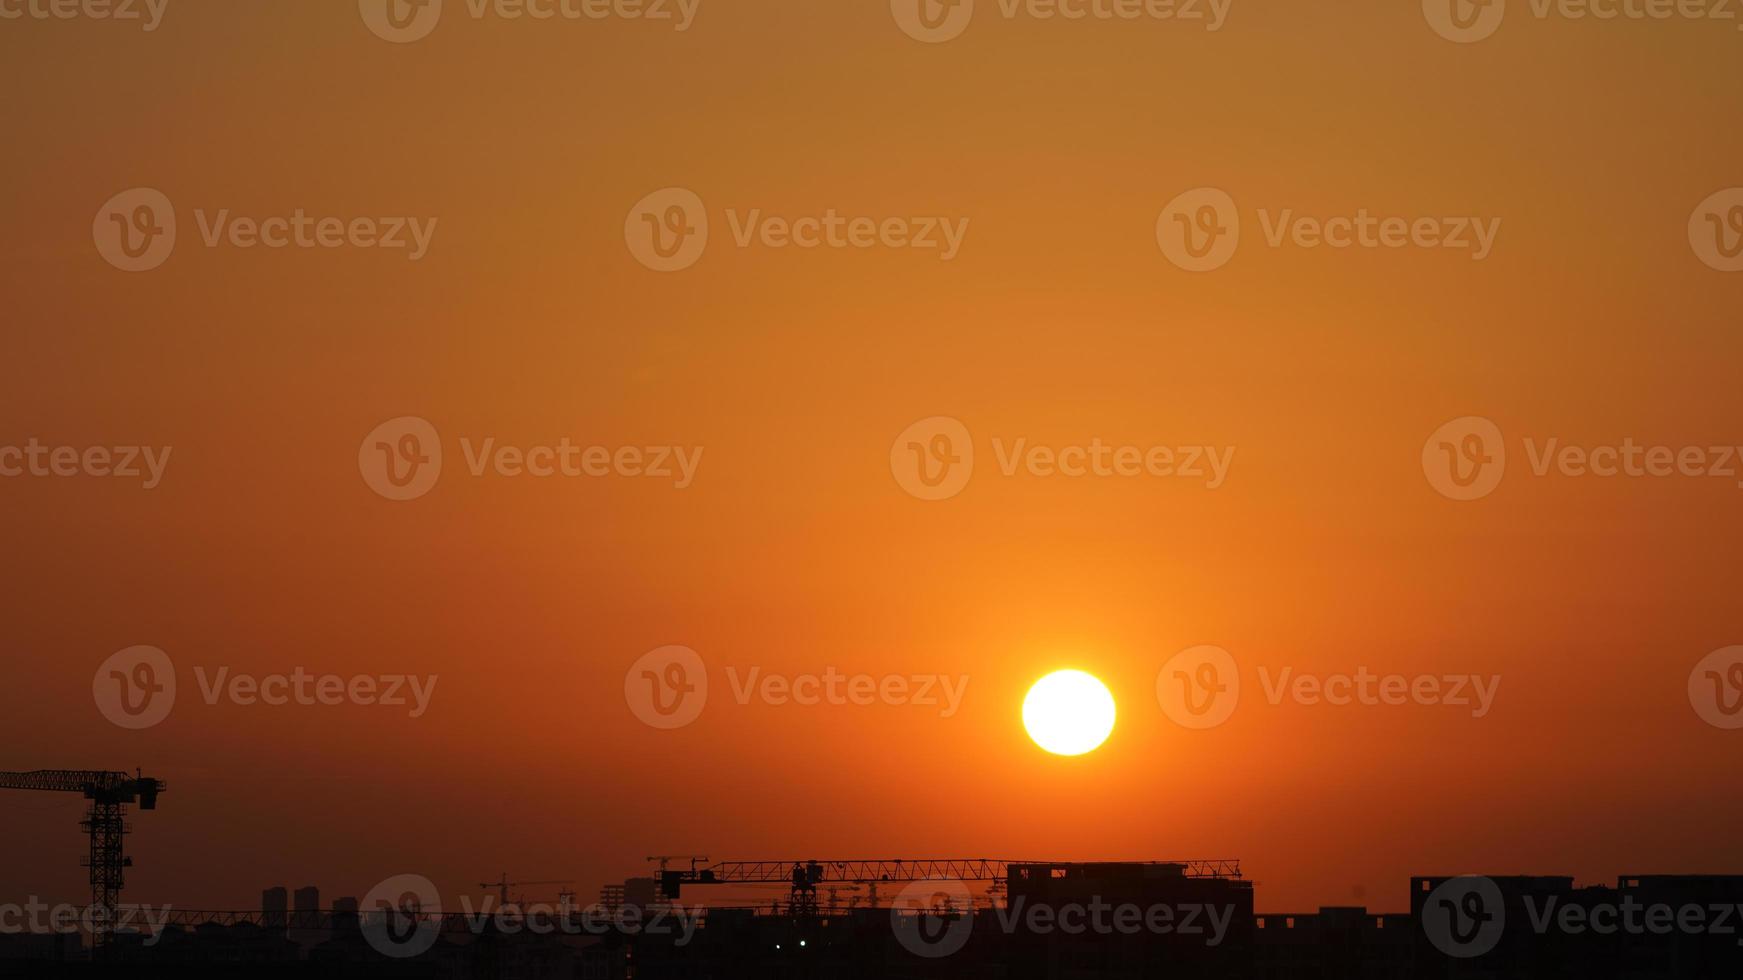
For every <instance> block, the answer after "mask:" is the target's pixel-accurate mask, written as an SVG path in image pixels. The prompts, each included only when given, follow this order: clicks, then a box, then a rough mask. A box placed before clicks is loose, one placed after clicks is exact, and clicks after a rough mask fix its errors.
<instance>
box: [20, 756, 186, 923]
mask: <svg viewBox="0 0 1743 980" xmlns="http://www.w3.org/2000/svg"><path fill="white" fill-rule="evenodd" d="M0 789H25V790H41V791H44V792H50V793H82V794H83V795H84V797H85V799H87V800H90V801H91V806H90V809H89V810H87V811H86V813H85V819H84V820H83V821H81V822H80V824H79V826H80V828H81V829H83V830H84V831H85V833H86V834H87V835H88V836H89V837H90V840H91V850H90V855H89V856H88V857H86V858H85V859H84V861H82V862H81V864H82V866H83V867H86V868H89V869H90V871H91V908H92V910H93V912H92V915H93V920H92V923H91V931H92V936H91V940H92V944H93V945H95V946H104V945H107V943H108V941H109V936H110V933H111V931H112V930H113V929H114V923H115V907H116V904H117V903H118V901H119V899H120V895H121V888H122V886H123V885H124V884H125V871H126V869H127V868H130V867H132V866H133V859H132V858H130V857H128V856H127V855H126V853H125V852H124V849H123V847H122V844H123V841H124V839H125V838H126V836H127V834H128V829H127V819H126V814H127V807H128V806H129V805H130V804H133V803H137V804H139V808H140V809H141V810H155V809H157V794H159V793H161V792H163V791H164V789H165V786H164V784H163V782H162V781H160V780H156V779H152V778H151V777H149V776H142V775H140V774H139V772H138V770H134V773H133V775H131V776H129V775H128V774H126V773H124V772H105V771H103V770H97V769H33V770H30V771H29V772H0Z"/></svg>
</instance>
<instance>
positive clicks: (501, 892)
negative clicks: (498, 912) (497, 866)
mask: <svg viewBox="0 0 1743 980" xmlns="http://www.w3.org/2000/svg"><path fill="white" fill-rule="evenodd" d="M567 884H570V882H569V881H568V880H567V879H564V880H562V881H509V880H508V872H506V871H504V872H503V873H502V879H501V880H500V881H481V882H479V883H478V887H480V888H495V889H497V895H498V897H499V899H500V903H499V905H498V907H499V908H501V907H505V906H507V905H508V890H509V889H510V888H524V887H526V886H527V885H567ZM523 897H524V896H523Z"/></svg>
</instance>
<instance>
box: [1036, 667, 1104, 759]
mask: <svg viewBox="0 0 1743 980" xmlns="http://www.w3.org/2000/svg"><path fill="white" fill-rule="evenodd" d="M1023 727H1024V728H1025V729H1027V730H1028V732H1029V737H1030V738H1032V739H1034V740H1035V744H1036V745H1039V746H1041V747H1042V748H1043V749H1046V750H1047V751H1049V752H1051V753H1053V754H1054V755H1082V754H1084V753H1085V752H1089V751H1092V750H1094V749H1095V748H1096V747H1097V746H1099V745H1101V743H1103V742H1105V741H1107V740H1108V736H1109V735H1111V734H1113V730H1114V696H1113V694H1112V693H1110V692H1109V691H1108V688H1107V685H1106V684H1103V683H1102V682H1101V681H1099V680H1096V679H1095V678H1094V677H1093V676H1091V675H1089V674H1086V673H1084V672H1083V671H1081V670H1060V671H1055V672H1053V673H1051V674H1048V675H1047V676H1046V677H1043V678H1041V679H1040V680H1038V681H1036V682H1035V686H1034V687H1031V688H1029V695H1028V697H1025V698H1024V699H1023Z"/></svg>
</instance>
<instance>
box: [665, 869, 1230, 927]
mask: <svg viewBox="0 0 1743 980" xmlns="http://www.w3.org/2000/svg"><path fill="white" fill-rule="evenodd" d="M702 860H706V858H704V859H702ZM1141 863H1144V864H1155V865H1164V866H1167V867H1170V868H1175V869H1178V873H1179V874H1181V875H1182V876H1184V877H1187V878H1239V877H1240V876H1241V863H1240V862H1239V861H1234V860H1214V861H1147V862H1141ZM1026 865H1027V866H1050V867H1064V866H1069V864H1068V863H1067V864H1061V863H1060V862H1050V861H1000V860H994V859H992V858H941V859H911V858H891V859H881V860H869V861H867V860H853V861H719V862H716V863H714V864H707V865H704V864H702V863H700V862H699V861H693V862H691V865H690V867H689V868H688V869H684V870H670V869H667V870H663V871H661V872H660V893H661V895H663V896H664V897H665V898H666V899H667V900H668V901H676V900H677V899H678V895H679V892H680V891H681V890H682V889H683V887H684V886H685V885H745V884H775V883H780V882H787V883H790V884H791V886H792V898H791V901H790V903H789V909H790V910H791V911H792V913H793V914H794V915H806V914H815V912H816V909H817V886H818V885H819V884H820V883H823V882H830V883H840V884H856V885H869V886H870V887H871V889H872V896H873V899H872V900H873V902H874V903H875V902H876V895H877V886H878V884H879V883H882V882H912V881H928V880H933V879H940V880H946V881H963V882H970V881H974V882H980V881H984V882H989V883H994V884H996V883H998V882H1002V881H1005V880H1006V879H1007V878H1008V877H1009V876H1010V874H1011V869H1012V868H1013V867H1022V866H1026Z"/></svg>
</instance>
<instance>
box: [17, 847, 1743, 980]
mask: <svg viewBox="0 0 1743 980" xmlns="http://www.w3.org/2000/svg"><path fill="white" fill-rule="evenodd" d="M656 884H657V883H656V882H655V881H654V880H653V879H646V878H643V879H633V880H631V881H628V882H626V883H624V884H623V885H621V886H608V887H607V888H606V889H604V890H603V891H602V893H601V896H600V898H601V901H600V902H599V903H597V904H595V905H592V906H589V907H588V908H587V909H586V910H577V909H574V908H573V907H572V906H570V905H569V903H567V902H566V903H564V907H563V908H562V909H561V910H560V912H559V913H558V914H559V916H561V917H569V916H573V915H577V914H580V913H582V912H585V913H586V914H588V915H592V916H594V917H596V919H597V921H609V922H616V923H625V922H633V923H635V924H637V925H638V926H639V928H610V929H600V930H597V931H586V930H565V929H533V928H527V921H523V920H521V919H516V918H514V916H513V915H511V916H510V917H509V918H508V919H507V920H504V919H502V918H500V917H498V918H492V917H488V916H485V917H481V918H477V919H468V918H466V917H464V916H460V915H455V914H453V913H452V912H451V910H450V911H449V912H448V913H447V914H438V915H434V916H425V917H421V918H420V917H418V916H415V915H414V916H412V917H410V918H406V919H402V920H401V921H398V922H397V923H396V922H394V921H392V916H391V914H390V913H389V912H387V911H386V910H371V909H360V908H359V907H358V903H357V901H356V900H355V899H350V898H341V899H338V900H336V901H334V902H333V904H332V907H330V908H324V907H322V905H321V902H320V893H319V892H318V891H317V890H316V889H314V888H312V887H311V888H302V889H298V890H297V891H296V892H295V893H289V892H287V890H286V889H284V888H270V889H267V890H266V891H265V892H263V893H262V896H261V910H260V912H259V913H258V915H250V916H248V917H245V918H233V920H232V921H223V920H220V919H216V918H214V919H211V920H209V921H201V922H193V923H188V922H179V923H175V924H172V925H170V926H168V927H167V928H166V929H165V930H164V931H163V932H162V934H161V935H159V936H157V937H156V938H155V941H151V940H150V937H147V936H145V935H141V934H138V933H123V934H122V935H120V936H119V937H117V939H116V941H115V942H114V944H113V945H112V947H111V948H110V949H109V950H108V952H107V953H106V957H105V959H104V960H103V961H99V962H91V961H90V960H89V958H88V957H89V954H88V951H87V950H86V949H85V948H84V947H83V945H82V944H81V943H80V942H79V937H78V936H77V935H65V934H41V933H29V932H25V933H12V934H0V976H12V975H17V976H30V977H34V976H107V975H123V974H125V975H128V976H135V977H150V976H158V975H162V976H175V977H178V978H192V980H197V978H203V977H219V976H242V975H247V976H250V977H255V976H258V977H322V978H326V980H331V978H341V977H353V976H355V977H372V978H375V977H385V978H443V980H472V978H494V980H557V978H562V980H738V978H744V980H751V978H755V980H770V978H805V977H817V978H827V980H884V978H892V980H897V978H899V980H931V978H939V980H943V978H950V980H982V978H984V980H1055V978H1058V980H1116V978H1117V980H1140V978H1152V977H1162V978H1169V980H1176V978H1179V980H1199V978H1205V980H1208V978H1216V980H1476V978H1485V980H1503V978H1531V980H1540V978H1578V980H1593V978H1608V977H1615V978H1628V980H1709V978H1710V980H1721V978H1722V980H1737V978H1739V977H1743V876H1628V877H1623V878H1621V879H1619V880H1618V881H1617V883H1616V884H1615V885H1614V886H1608V885H1606V886H1588V887H1580V886H1577V885H1576V883H1575V882H1574V880H1573V879H1572V878H1567V877H1480V876H1466V877H1458V878H1447V877H1418V878H1413V879H1411V882H1410V911H1409V912H1405V913H1391V914H1381V913H1374V912H1370V911H1368V910H1367V909H1365V908H1357V907H1337V908H1321V909H1319V910H1318V911H1317V912H1312V913H1303V914H1274V913H1265V914H1257V913H1255V911H1254V887H1253V883H1252V882H1251V881H1248V880H1246V879H1245V878H1242V877H1239V876H1238V875H1191V874H1187V873H1185V868H1184V866H1182V865H1170V864H1138V863H1093V864H1013V865H1011V866H1010V868H1009V872H1008V877H1007V878H1006V879H1005V880H1003V881H1001V882H999V883H998V884H997V887H995V888H994V889H993V891H992V893H991V894H992V896H993V898H994V899H995V900H993V901H990V902H989V901H988V897H987V896H985V895H970V894H968V892H967V890H966V889H965V888H961V887H960V886H953V885H952V884H951V883H949V882H924V883H910V884H908V885H907V887H902V888H900V889H899V894H896V895H894V897H893V901H891V902H890V903H888V904H886V905H885V906H883V907H855V908H845V909H844V908H830V907H827V906H825V907H822V908H818V909H815V910H812V909H810V908H804V909H801V910H797V911H796V910H795V909H794V908H793V907H792V906H788V907H786V908H782V907H781V905H780V903H779V902H776V903H773V904H772V905H770V906H765V907H758V908H742V907H740V908H715V909H710V910H707V912H706V914H697V913H696V912H695V911H694V910H686V909H682V908H678V907H667V906H664V905H663V903H664V901H665V899H664V898H663V897H662V894H661V892H660V890H659V889H658V888H657V887H656ZM889 891H890V892H896V891H898V889H896V888H895V887H894V886H893V885H892V887H891V888H890V889H889ZM498 911H502V910H500V909H499V910H498ZM508 911H509V912H512V913H514V914H515V915H518V914H521V913H520V911H519V910H517V909H516V908H514V907H511V908H510V909H509V910H508ZM668 916H669V917H671V918H673V919H674V921H677V922H678V924H679V925H680V926H681V928H669V929H652V928H647V926H648V924H649V923H652V922H655V921H659V920H661V919H662V918H665V917H668ZM692 916H693V917H692ZM529 921H530V920H529ZM413 943H415V945H413ZM239 970H240V971H243V972H237V971H239Z"/></svg>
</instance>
